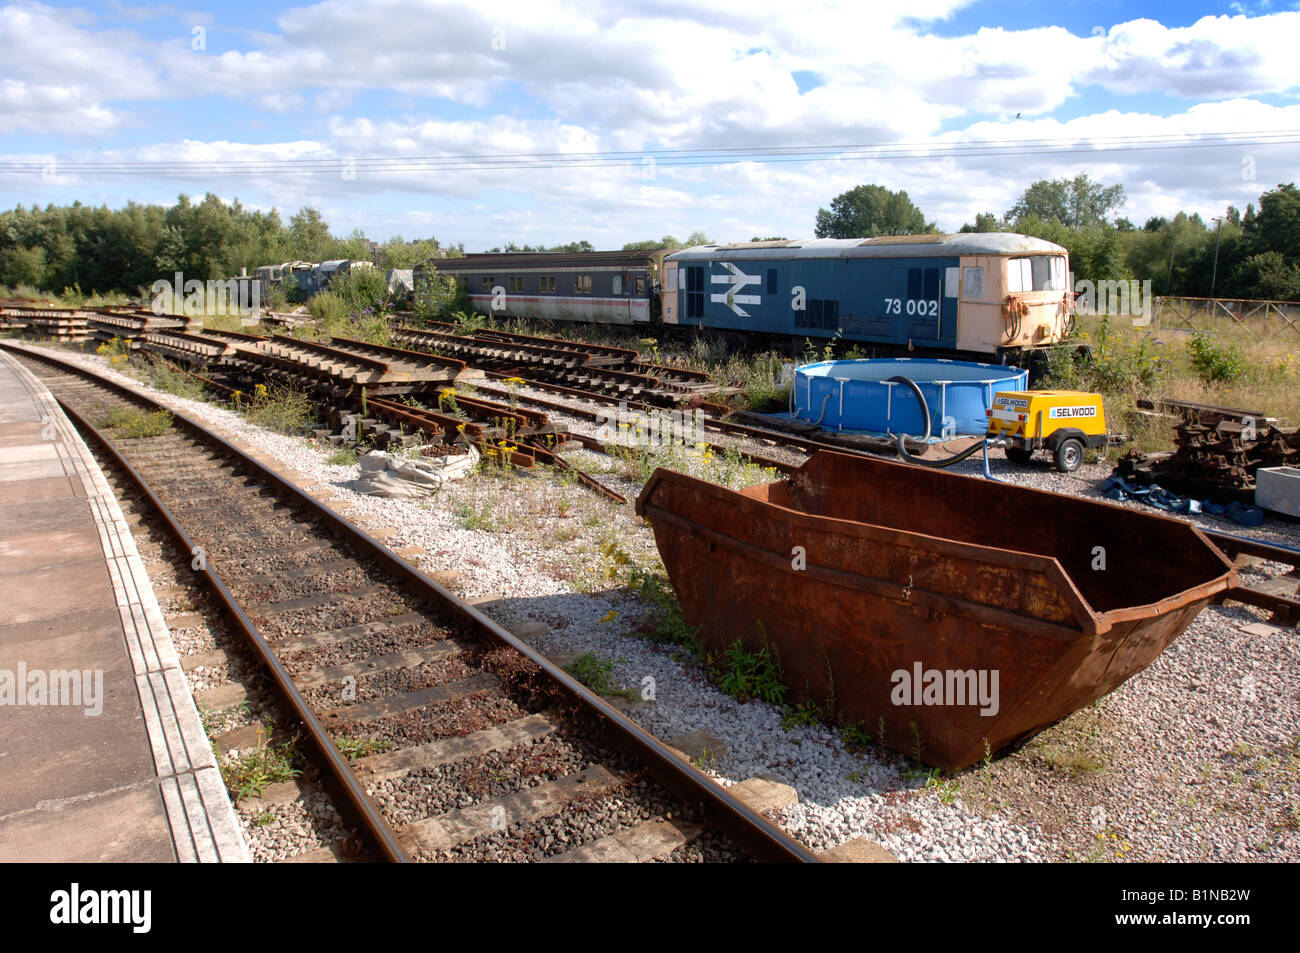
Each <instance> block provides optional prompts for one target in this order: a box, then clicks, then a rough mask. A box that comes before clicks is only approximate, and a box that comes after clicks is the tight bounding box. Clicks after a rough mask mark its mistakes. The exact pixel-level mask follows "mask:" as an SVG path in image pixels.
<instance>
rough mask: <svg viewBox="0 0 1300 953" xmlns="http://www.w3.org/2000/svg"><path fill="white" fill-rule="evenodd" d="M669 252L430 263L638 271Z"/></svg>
mask: <svg viewBox="0 0 1300 953" xmlns="http://www.w3.org/2000/svg"><path fill="white" fill-rule="evenodd" d="M667 250H668V249H665V248H656V249H651V250H650V251H580V252H500V253H491V252H482V253H475V254H472V255H464V256H461V257H459V258H437V259H434V260H433V261H432V262H431V264H432V265H433V266H434V268H436V269H437V270H438V271H441V272H449V271H478V270H480V269H483V268H493V269H498V270H505V271H509V270H511V269H515V268H517V269H523V268H562V267H574V268H582V267H587V268H602V267H604V268H636V267H641V268H643V267H645V266H646V264H647V263H649V262H653V261H655V260H656V259H657V258H659V257H662V256H663V254H664V253H665V252H666V251H667Z"/></svg>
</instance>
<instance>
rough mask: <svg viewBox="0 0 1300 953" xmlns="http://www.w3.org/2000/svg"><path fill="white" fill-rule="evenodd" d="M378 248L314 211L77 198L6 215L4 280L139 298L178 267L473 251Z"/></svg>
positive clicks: (203, 272) (233, 269)
mask: <svg viewBox="0 0 1300 953" xmlns="http://www.w3.org/2000/svg"><path fill="white" fill-rule="evenodd" d="M378 252H379V253H378V255H376V254H375V251H374V249H373V248H372V245H371V242H370V241H369V240H367V238H366V236H365V235H364V234H363V233H362V232H360V231H354V232H353V233H352V234H351V235H348V236H347V237H338V236H335V235H333V234H331V232H330V228H329V225H328V224H327V223H326V221H325V219H324V218H323V217H322V216H321V213H320V212H319V211H318V210H317V209H314V208H311V207H309V206H307V207H304V208H302V209H300V210H299V211H298V212H297V213H296V214H294V215H293V216H292V217H290V219H289V221H288V222H287V223H285V222H284V221H282V220H281V218H280V213H279V212H278V211H276V210H275V209H272V210H270V211H269V212H262V211H259V210H256V209H248V208H245V207H244V206H243V205H241V204H240V203H239V202H238V201H234V202H231V203H226V202H224V201H222V200H221V199H220V198H218V197H217V196H216V195H213V194H212V193H208V194H207V195H206V196H205V197H204V198H203V201H201V202H197V203H196V202H193V201H191V200H190V198H189V197H188V196H186V195H181V196H180V197H179V198H178V199H177V200H176V204H175V205H172V206H170V207H164V206H161V205H139V204H137V203H135V202H130V203H128V204H127V205H126V206H125V207H124V208H120V209H109V208H108V207H107V206H100V207H98V208H95V207H91V206H87V205H82V204H81V203H79V202H77V203H74V204H72V205H68V206H56V205H47V206H46V207H45V208H35V207H32V208H24V207H23V206H21V205H20V206H18V207H17V208H14V209H11V210H9V211H5V212H0V284H3V285H7V286H9V287H16V286H19V285H27V286H30V287H34V288H39V289H41V290H45V291H56V292H57V291H61V290H63V289H74V288H75V289H79V290H80V291H82V292H83V293H86V294H105V293H109V292H124V293H127V294H135V293H136V292H137V291H138V290H139V289H140V288H142V287H143V288H146V289H147V288H148V287H149V285H151V284H152V283H153V282H154V281H156V280H157V279H159V278H166V279H168V280H170V279H171V276H172V274H173V273H174V272H177V271H179V272H182V273H183V274H184V275H185V277H186V279H187V280H188V279H190V278H197V279H199V280H201V281H206V280H208V279H210V278H228V277H230V276H232V275H237V274H239V272H240V269H241V268H246V269H248V272H249V273H250V274H251V273H252V272H253V269H255V268H257V267H259V266H261V265H272V264H279V263H280V262H285V261H311V262H321V261H329V260H331V259H336V258H351V259H364V260H377V261H378V263H379V264H381V265H382V267H384V268H412V267H414V266H416V265H418V264H420V263H421V262H423V261H425V260H427V259H429V258H436V257H438V256H440V255H442V256H446V255H457V254H464V248H463V246H457V247H452V248H443V246H441V245H440V244H439V243H438V241H437V240H436V239H434V238H427V239H418V240H415V241H406V240H405V239H403V238H402V237H401V236H400V235H399V236H395V237H394V238H392V239H390V240H389V241H387V242H385V243H384V244H383V245H380V246H379V248H378Z"/></svg>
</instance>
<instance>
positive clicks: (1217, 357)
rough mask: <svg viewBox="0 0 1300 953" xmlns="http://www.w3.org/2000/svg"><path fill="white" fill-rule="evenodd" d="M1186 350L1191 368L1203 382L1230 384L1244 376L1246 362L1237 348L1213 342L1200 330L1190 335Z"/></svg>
mask: <svg viewBox="0 0 1300 953" xmlns="http://www.w3.org/2000/svg"><path fill="white" fill-rule="evenodd" d="M1187 351H1188V354H1189V355H1190V357H1191V362H1192V369H1193V370H1194V371H1196V376H1197V377H1199V378H1200V379H1201V382H1202V383H1204V384H1207V385H1208V384H1232V383H1236V382H1237V381H1239V380H1241V379H1242V378H1243V377H1245V376H1246V363H1245V362H1244V361H1243V360H1242V359H1241V355H1240V354H1238V353H1237V349H1236V348H1234V347H1232V346H1230V345H1228V346H1220V345H1218V344H1215V343H1214V342H1213V341H1211V340H1210V337H1209V335H1208V334H1205V333H1204V332H1202V331H1198V332H1197V333H1195V334H1193V335H1192V338H1191V340H1189V341H1188V342H1187Z"/></svg>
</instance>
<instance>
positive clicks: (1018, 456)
mask: <svg viewBox="0 0 1300 953" xmlns="http://www.w3.org/2000/svg"><path fill="white" fill-rule="evenodd" d="M1006 454H1007V459H1008V460H1010V461H1011V462H1012V463H1016V464H1019V465H1020V466H1022V467H1023V466H1024V465H1025V464H1026V463H1028V462H1029V460H1030V458H1031V457H1033V455H1034V451H1032V450H1029V449H1026V448H1025V447H1007V448H1006Z"/></svg>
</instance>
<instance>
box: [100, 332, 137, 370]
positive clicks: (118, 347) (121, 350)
mask: <svg viewBox="0 0 1300 953" xmlns="http://www.w3.org/2000/svg"><path fill="white" fill-rule="evenodd" d="M95 353H96V354H98V355H99V356H100V357H104V358H107V359H108V363H109V365H110V366H112V367H123V366H125V365H126V364H127V363H128V362H129V361H130V360H131V344H130V342H129V341H124V340H122V338H113V339H112V340H110V341H105V342H104V343H103V344H101V345H100V346H99V347H97V348H95Z"/></svg>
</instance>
